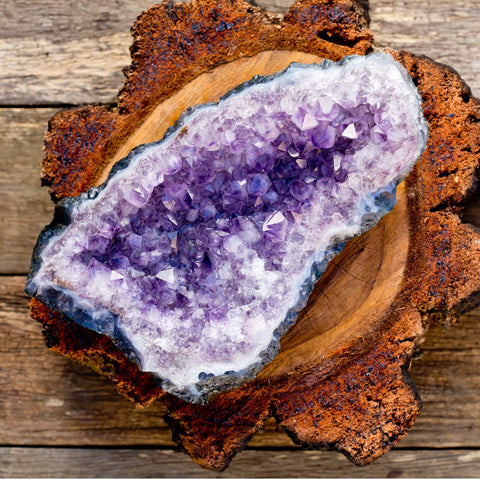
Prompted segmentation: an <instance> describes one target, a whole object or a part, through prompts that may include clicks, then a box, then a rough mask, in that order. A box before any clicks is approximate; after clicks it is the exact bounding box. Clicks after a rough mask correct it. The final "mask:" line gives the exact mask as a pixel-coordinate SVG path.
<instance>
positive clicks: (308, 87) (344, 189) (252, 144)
mask: <svg viewBox="0 0 480 480" xmlns="http://www.w3.org/2000/svg"><path fill="white" fill-rule="evenodd" d="M426 138H427V125H426V123H425V120H424V119H423V116H422V111H421V107H420V98H419V96H418V94H417V91H416V89H415V87H414V85H413V83H412V81H411V80H410V78H409V77H408V75H407V73H406V72H405V71H404V69H403V67H401V66H399V65H398V64H397V63H395V62H394V61H393V59H392V58H391V57H390V56H388V55H385V54H381V53H376V54H372V55H370V56H367V57H348V58H346V59H345V60H344V61H342V62H341V63H339V64H335V63H333V62H330V61H325V62H323V63H322V64H321V65H313V66H312V65H299V64H294V65H292V66H290V67H289V68H288V69H287V70H285V71H284V72H281V73H280V74H277V75H273V76H271V77H265V78H255V79H253V80H252V81H250V82H248V83H247V84H246V85H244V86H242V87H240V88H237V89H236V90H235V91H233V92H232V93H230V94H229V95H228V96H226V97H225V98H223V99H222V100H221V101H220V102H219V103H218V104H215V105H212V104H209V105H204V106H199V107H196V108H195V109H192V110H191V111H189V112H187V113H186V114H184V115H183V116H182V118H181V119H180V121H179V122H178V124H177V125H176V126H175V127H174V128H173V129H172V130H171V131H169V132H168V133H167V135H166V136H165V138H164V139H163V140H162V141H160V142H158V143H154V144H150V145H144V146H141V147H138V148H136V149H135V150H134V151H133V152H131V154H130V155H129V156H128V157H127V158H126V159H125V160H124V161H122V162H121V163H120V164H118V165H117V166H116V168H115V171H114V173H112V174H111V176H110V178H109V180H108V181H107V182H106V183H105V184H104V185H102V187H100V188H96V189H92V190H90V191H89V192H88V193H86V194H84V195H81V196H80V197H77V198H75V199H67V200H65V201H63V202H62V203H61V204H60V207H59V210H58V212H59V213H60V215H57V218H56V219H55V220H54V222H53V224H52V225H51V226H49V227H47V229H45V231H44V232H43V233H42V235H41V236H40V239H39V242H38V244H37V247H36V251H35V255H34V260H33V263H32V273H31V274H30V277H29V279H28V282H27V292H28V293H29V294H31V295H34V296H36V297H38V298H39V299H40V300H42V301H43V302H44V303H45V304H47V305H48V306H49V307H51V308H54V309H57V310H60V311H62V312H64V313H65V314H66V315H68V316H69V317H70V318H71V319H73V320H74V321H76V322H78V323H79V324H81V325H83V326H85V327H88V328H90V329H92V330H95V331H97V332H100V333H103V334H107V335H109V336H110V337H111V338H112V339H113V340H114V341H115V342H116V343H117V345H118V346H119V347H120V348H121V349H122V350H123V351H124V352H125V353H126V354H127V355H129V356H130V358H131V359H132V360H134V361H136V362H137V363H138V364H139V366H140V367H141V368H142V369H143V370H145V371H149V372H152V373H153V374H154V375H155V376H157V377H158V379H159V381H161V382H162V385H163V387H164V388H165V389H166V390H168V391H169V392H172V393H174V394H176V395H179V396H181V397H182V398H184V399H187V400H189V401H195V402H201V401H206V400H207V399H208V398H209V396H210V395H211V394H212V393H213V392H215V391H218V390H223V389H225V388H230V387H231V386H233V385H236V384H238V383H240V382H241V381H242V379H245V378H251V377H252V376H254V375H255V374H256V373H258V371H259V369H260V368H261V366H262V365H263V364H264V363H265V362H267V361H269V360H271V359H272V358H273V356H274V355H275V354H276V352H277V350H278V345H279V341H278V339H279V337H280V336H281V334H282V333H283V332H284V331H285V330H286V328H288V326H289V325H290V324H291V323H292V322H293V321H294V319H295V317H296V315H297V313H298V311H299V310H300V309H301V308H302V307H303V306H304V305H305V302H306V300H307V297H308V295H309V293H310V291H311V288H312V286H313V284H314V282H315V281H316V279H317V278H318V275H319V274H320V273H321V272H322V271H323V270H324V269H325V267H326V263H327V261H328V260H329V258H331V257H332V256H333V255H334V254H335V253H336V252H338V251H339V250H340V249H341V246H342V242H344V241H345V240H346V239H347V238H349V237H352V236H353V235H357V234H359V233H361V232H362V231H364V230H365V229H366V228H368V227H370V226H372V225H374V224H375V223H376V222H377V221H378V219H379V218H380V217H381V216H382V215H384V214H385V213H386V212H388V211H389V210H390V209H391V208H392V206H393V204H394V193H395V186H396V184H397V183H398V182H399V180H400V179H402V178H403V177H404V176H405V175H406V174H407V173H408V172H409V171H410V169H411V168H412V166H413V164H414V163H415V161H416V159H417V158H418V157H419V156H420V154H421V153H422V151H423V149H424V148H425V144H426Z"/></svg>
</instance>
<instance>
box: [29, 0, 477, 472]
mask: <svg viewBox="0 0 480 480" xmlns="http://www.w3.org/2000/svg"><path fill="white" fill-rule="evenodd" d="M132 33H133V37H134V42H133V45H132V47H131V54H132V64H131V66H130V67H128V68H127V69H126V70H125V75H126V82H125V85H124V87H123V89H122V90H121V92H120V94H119V97H118V107H116V108H107V107H104V106H89V107H85V108H76V109H71V110H66V111H62V112H60V113H58V114H57V115H55V116H54V117H53V118H52V119H51V120H50V122H49V129H48V133H47V135H46V138H45V152H46V158H45V160H44V164H43V181H44V183H45V184H47V185H49V186H50V189H51V194H52V198H53V199H54V201H58V200H59V199H61V198H64V197H65V196H70V195H78V194H79V193H80V192H83V191H85V190H87V189H88V188H89V187H91V186H93V185H98V184H100V183H102V181H103V180H104V179H105V178H106V176H107V174H108V171H109V170H110V168H111V166H112V165H113V164H114V163H115V162H116V161H117V160H119V159H121V158H123V157H124V156H125V155H126V154H127V153H128V152H129V151H130V150H131V149H132V148H133V147H135V146H136V145H139V144H142V143H146V142H150V141H154V140H158V139H160V138H161V137H162V135H163V134H164V132H165V130H166V129H167V128H168V127H169V126H170V125H171V124H172V123H173V122H174V121H175V120H176V118H178V116H179V114H180V113H181V112H182V111H184V110H185V109H186V108H187V107H188V106H191V105H195V104H198V103H203V102H208V101H216V100H218V99H219V97H220V96H221V95H223V94H224V93H226V92H227V91H229V90H230V89H231V88H233V87H235V86H236V85H238V84H239V83H242V82H243V81H245V80H248V79H250V78H251V77H252V76H254V75H259V74H260V75H265V74H271V73H274V72H276V71H279V70H281V69H283V68H285V67H286V66H288V65H289V64H290V63H291V62H292V61H295V62H305V63H312V62H319V61H321V59H324V58H329V59H332V60H335V61H336V60H340V59H341V58H343V57H344V56H345V55H350V54H360V55H364V54H367V53H369V52H372V51H374V50H375V49H376V48H375V46H374V43H373V40H374V39H373V33H372V32H371V31H370V30H369V29H368V28H367V20H366V12H365V11H364V10H363V8H362V4H361V3H360V2H357V1H354V0H330V1H329V0H304V1H297V2H296V3H295V4H294V5H293V6H292V7H291V9H290V11H289V12H288V13H287V14H286V15H285V17H284V18H283V20H281V19H280V18H279V17H277V16H275V15H273V14H269V13H267V12H264V11H262V10H261V9H259V8H257V7H254V6H252V5H250V4H248V3H246V2H244V1H243V0H224V1H220V0H217V1H215V0H199V1H196V2H192V3H188V4H177V3H172V2H165V3H162V4H160V5H157V6H154V7H152V8H150V9H149V10H147V11H146V12H145V13H143V14H142V15H141V16H140V17H139V19H138V20H137V22H136V23H135V24H134V26H133V27H132ZM388 52H389V53H391V54H392V55H393V56H394V58H395V59H396V60H397V61H399V62H400V63H402V64H403V65H404V66H405V68H406V69H407V70H408V72H409V73H410V75H411V77H412V78H413V81H414V82H415V83H416V84H417V86H418V89H419V92H420V94H421V96H422V99H423V109H424V114H425V117H426V119H427V121H428V123H429V127H430V139H429V143H428V146H427V149H426V151H425V153H424V155H423V156H422V158H421V159H420V160H419V161H418V163H417V165H416V167H415V169H414V171H413V172H412V174H411V175H410V176H409V177H408V178H407V180H406V181H405V182H403V183H402V184H401V185H400V186H399V188H398V194H397V197H398V199H397V205H396V206H395V208H394V210H393V211H392V212H391V213H390V214H389V215H387V216H386V217H385V218H384V219H383V220H382V221H381V222H380V223H379V224H378V225H377V227H375V228H374V229H373V230H371V231H369V232H367V233H366V234H364V235H362V236H360V237H358V238H355V239H353V240H352V241H350V242H349V243H348V244H347V246H346V248H345V249H344V251H343V252H342V253H341V254H340V255H339V256H338V257H336V258H335V259H334V260H333V261H332V262H331V263H330V265H329V267H328V269H327V271H326V272H325V273H324V275H323V276H322V278H321V279H320V281H319V282H318V284H317V285H316V287H315V290H314V292H313V293H312V295H311V298H310V300H309V302H308V305H307V307H306V308H305V309H304V311H303V312H302V313H301V315H300V317H299V318H298V320H297V322H296V324H295V325H294V326H293V327H292V328H291V329H290V330H289V332H288V333H287V334H286V335H285V336H284V337H283V339H282V343H281V345H282V346H281V350H280V353H279V355H278V356H277V357H276V358H275V360H274V361H273V362H271V363H270V364H268V365H266V366H265V368H264V369H263V370H262V372H261V373H260V375H259V376H258V377H257V378H256V379H255V380H254V381H251V382H249V383H247V384H245V385H244V386H243V387H240V388H237V389H235V390H233V391H231V392H227V393H224V394H221V395H219V396H217V397H216V398H214V399H213V401H212V402H211V403H210V404H209V405H207V406H201V405H192V404H188V403H185V402H184V401H182V400H180V399H178V398H176V397H174V396H172V395H169V394H166V393H164V392H163V391H161V390H160V389H159V388H158V386H157V385H156V384H155V382H154V380H153V379H152V377H151V376H150V375H149V374H147V373H143V372H140V371H139V370H138V368H137V367H136V366H135V365H134V364H132V363H131V362H129V361H128V360H127V359H126V358H125V357H124V356H123V354H122V353H121V352H120V351H119V350H118V349H117V348H116V347H115V346H114V345H113V343H112V342H111V341H110V340H109V338H107V337H104V336H100V335H98V334H95V333H92V332H91V331H88V330H85V329H83V328H82V327H80V326H78V325H77V324H75V323H73V322H71V321H70V320H68V319H67V318H65V317H63V316H62V315H61V314H59V313H57V312H53V311H50V310H48V309H47V308H46V307H45V306H44V305H42V304H41V303H40V302H38V301H37V300H32V302H31V312H32V316H33V317H34V318H35V319H37V320H39V321H40V322H42V323H43V325H44V334H45V339H46V343H47V345H48V347H49V348H51V349H52V350H54V351H56V352H59V353H61V354H63V355H66V356H68V357H70V358H72V359H74V360H76V361H79V362H82V363H85V364H87V365H89V366H91V367H92V368H94V369H95V370H97V371H98V372H100V373H103V374H107V375H109V376H110V377H111V378H112V379H113V380H114V381H115V383H116V386H117V389H118V391H119V392H120V393H122V394H124V395H126V396H127V397H129V398H130V399H132V400H133V401H134V402H136V403H137V404H139V405H143V406H147V405H148V404H149V403H151V402H152V401H154V400H158V401H162V402H164V403H165V405H166V406H167V409H168V412H169V413H168V417H167V418H168V421H169V423H170V425H171V428H172V432H173V437H174V439H175V440H176V441H177V442H178V443H179V445H181V446H182V447H183V448H184V449H185V450H186V451H187V452H188V453H189V454H190V455H191V457H192V458H193V459H194V460H195V461H196V462H197V463H198V464H200V465H202V466H204V467H207V468H211V469H216V470H223V469H225V468H226V467H227V466H228V464H229V462H230V460H231V459H232V458H233V456H234V455H235V453H237V452H238V451H239V450H241V449H242V448H243V447H244V446H245V445H246V444H247V443H248V441H249V439H250V438H251V437H252V436H253V435H254V433H255V432H256V431H257V430H259V429H262V426H263V424H264V422H265V421H266V420H267V418H269V417H271V416H273V417H275V418H276V419H277V421H278V422H279V423H280V425H282V427H283V428H284V430H285V431H286V433H287V434H288V435H290V436H291V437H292V439H293V440H294V441H295V442H297V443H299V444H302V445H305V446H309V447H314V448H332V449H336V450H338V451H341V452H343V453H345V454H346V455H347V456H348V457H349V458H350V459H351V460H352V461H353V462H355V463H356V464H358V465H365V464H368V463H369V462H371V461H373V460H374V459H375V458H378V457H379V456H381V455H382V454H383V453H385V452H386V451H387V450H388V449H389V448H391V447H392V446H393V445H395V444H396V443H397V442H398V440H399V439H401V438H402V437H403V436H404V435H406V433H407V430H408V428H409V427H410V426H411V425H412V423H413V422H414V420H415V418H416V417H417V415H418V413H419V410H420V408H421V400H420V398H419V396H418V394H417V392H416V389H415V386H414V384H413V382H412V381H411V379H410V378H409V376H408V373H407V368H408V365H409V359H410V357H411V355H412V353H413V351H414V349H415V347H416V345H417V344H418V343H419V342H421V339H422V336H423V334H424V332H425V329H426V328H427V327H428V325H429V324H430V323H431V322H432V321H438V320H439V321H442V322H445V321H450V320H451V319H452V318H454V317H455V316H456V315H458V314H459V313H461V312H463V311H464V310H466V309H468V308H469V307H471V306H473V305H474V304H475V303H476V300H477V297H478V295H477V294H478V292H479V290H480V255H479V254H480V235H479V233H478V231H476V230H475V228H474V227H472V226H471V225H469V224H466V223H462V219H461V214H462V208H463V205H464V204H465V201H466V198H467V197H468V195H469V193H470V192H472V191H473V189H474V187H475V185H476V175H477V173H478V166H479V153H480V143H479V139H480V103H479V102H478V101H477V100H476V99H474V98H472V97H471V95H470V89H469V88H468V86H467V85H466V84H465V83H464V82H463V81H462V80H461V79H460V78H459V76H458V75H457V74H456V72H454V71H453V70H452V69H451V68H449V67H447V66H444V65H441V64H438V63H435V62H434V61H433V60H431V59H429V58H426V57H418V56H415V55H413V54H411V53H408V52H404V51H401V52H397V51H393V50H388Z"/></svg>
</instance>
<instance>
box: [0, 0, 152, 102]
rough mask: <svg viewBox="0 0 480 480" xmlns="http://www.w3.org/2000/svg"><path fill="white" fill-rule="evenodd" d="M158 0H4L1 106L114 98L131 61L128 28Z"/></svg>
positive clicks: (0, 44)
mask: <svg viewBox="0 0 480 480" xmlns="http://www.w3.org/2000/svg"><path fill="white" fill-rule="evenodd" d="M154 3H156V2H155V1H154V0H92V1H88V0H80V1H78V2H58V1H54V0H42V1H41V2H30V1H28V0H20V1H17V0H4V1H2V2H1V3H0V65H2V70H1V72H0V104H3V105H45V104H60V103H65V104H72V103H74V104H79V103H90V102H112V101H115V99H116V94H117V91H118V89H119V88H120V87H121V85H122V84H123V75H122V67H124V66H125V65H128V64H130V54H129V50H128V49H129V46H130V44H131V37H130V26H131V24H132V23H133V22H134V20H135V19H136V17H137V16H138V15H139V14H140V13H141V12H142V10H144V9H146V8H148V7H149V6H151V5H153V4H154Z"/></svg>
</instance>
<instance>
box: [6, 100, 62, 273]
mask: <svg viewBox="0 0 480 480" xmlns="http://www.w3.org/2000/svg"><path fill="white" fill-rule="evenodd" d="M55 111H56V110H55V109H33V108H32V109H9V108H7V109H0V142H1V144H2V147H1V148H0V192H2V196H1V200H0V208H1V214H0V274H5V273H9V274H11V273H26V272H27V271H28V270H29V268H30V257H31V254H32V249H33V246H34V244H35V241H36V239H37V237H38V234H39V233H40V230H41V229H42V228H43V227H44V226H45V225H46V224H47V223H49V222H50V221H51V219H52V216H53V204H52V203H51V201H50V198H49V195H48V190H47V188H41V183H40V170H41V160H42V158H43V152H42V146H43V135H44V132H45V130H46V128H47V121H48V119H49V118H50V117H51V116H52V115H53V113H54V112H55Z"/></svg>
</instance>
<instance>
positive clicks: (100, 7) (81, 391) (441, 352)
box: [0, 0, 480, 477]
mask: <svg viewBox="0 0 480 480" xmlns="http://www.w3.org/2000/svg"><path fill="white" fill-rule="evenodd" d="M256 3H257V4H259V5H260V6H262V7H264V8H266V9H269V10H271V11H275V12H278V13H284V12H285V11H286V10H287V8H288V7H289V4H290V1H288V0H261V1H260V0H257V2H256ZM152 4H153V0H75V1H74V0H69V1H68V0H2V1H1V2H0V192H1V197H0V198H1V200H0V201H1V204H0V212H1V213H0V476H2V477H43V476H48V477H69V476H70V477H72V476H74V477H177V476H182V477H190V476H191V477H232V476H233V477H252V476H254V477H272V476H273V477H345V476H346V477H409V476H415V477H432V476H434V477H452V476H453V477H477V476H479V475H480V308H479V309H476V310H474V311H472V312H470V313H468V314H466V315H464V316H462V317H461V318H460V319H459V321H458V322H457V323H455V324H454V325H452V326H451V327H449V328H446V327H445V326H443V327H442V326H440V325H438V326H434V327H432V328H431V329H430V330H429V331H428V334H427V336H426V339H425V342H424V343H423V344H422V345H421V352H420V353H419V355H418V356H417V358H416V359H415V361H414V362H413V365H412V367H411V375H412V377H413V379H414V380H415V382H416V384H417V386H418V389H419V392H420V394H421V396H422V399H423V402H424V409H423V412H422V413H421V414H420V417H419V418H418V420H417V422H416V424H415V426H414V427H413V428H412V429H411V431H410V433H409V434H408V436H407V437H406V438H405V439H403V440H402V441H401V442H400V444H399V445H398V447H396V448H395V449H393V450H392V451H390V452H389V453H388V454H387V455H385V456H384V457H383V458H381V459H379V460H378V461H376V462H375V463H374V464H372V465H371V466H368V467H364V468H358V467H355V466H353V465H352V464H350V463H349V461H348V460H346V459H345V458H344V457H343V456H342V455H340V454H337V453H333V452H319V451H305V450H302V449H301V448H299V447H296V446H294V445H293V443H292V442H291V441H290V440H289V439H288V437H287V436H286V435H285V434H284V433H282V431H281V429H280V428H279V427H277V426H276V425H275V423H274V422H273V421H269V422H268V424H267V426H266V428H265V431H264V432H262V433H260V434H257V435H256V436H255V437H254V438H253V440H252V442H251V444H250V446H249V447H248V449H246V450H245V451H244V452H242V453H240V454H239V455H238V456H237V457H236V458H235V459H234V461H233V462H232V465H231V466H230V468H229V469H228V470H227V471H226V472H224V473H222V474H219V473H216V472H209V471H205V470H202V469H200V467H197V466H196V465H195V464H194V463H193V462H192V461H191V460H190V459H189V458H188V457H187V456H186V455H184V454H183V453H182V452H180V451H178V449H176V448H175V445H174V443H173V442H172V440H171V435H170V431H169V429H168V427H167V425H166V423H165V420H164V418H163V415H164V409H163V408H162V406H161V405H160V404H154V405H152V406H151V407H149V408H148V409H143V410H142V409H138V408H135V406H134V405H132V404H130V403H129V402H128V401H127V400H125V399H124V398H123V397H120V396H119V395H118V394H117V393H116V392H115V389H114V387H113V385H112V383H111V382H110V381H109V380H108V379H105V378H103V377H100V376H98V375H96V374H95V373H92V372H91V371H89V370H87V369H85V368H83V367H79V366H78V365H74V364H72V363H71V362H70V361H69V360H66V359H64V358H62V357H60V356H57V355H55V354H54V353H51V352H50V351H49V350H48V349H47V348H46V347H45V346H44V342H43V339H42V334H41V326H40V325H38V324H36V323H35V322H34V321H33V320H31V319H30V317H29V312H28V299H27V297H26V295H25V294H24V293H23V286H24V282H25V275H26V273H27V271H28V268H29V261H30V254H31V250H32V247H33V245H34V242H35V239H36V237H37V235H38V233H39V231H40V229H41V228H42V227H43V226H44V225H45V224H46V223H48V222H49V221H50V219H51V217H52V212H53V206H52V203H51V202H50V200H49V195H48V192H47V190H46V189H45V188H43V189H42V188H41V186H40V162H41V159H42V138H43V134H44V132H45V129H46V125H47V121H48V119H49V117H51V116H52V115H53V114H54V113H55V112H56V111H57V110H58V109H60V108H62V107H64V106H71V105H79V104H85V103H113V102H115V97H116V93H117V91H118V89H119V88H120V87H121V85H122V82H123V78H122V73H121V69H122V67H123V66H124V65H127V64H129V63H130V59H129V51H128V47H129V45H130V41H131V40H130V34H129V27H130V25H131V23H132V22H133V21H134V19H135V18H136V17H137V16H138V14H140V13H141V11H142V10H143V9H145V8H147V7H148V6H150V5H152ZM370 16H371V28H372V30H373V31H374V32H375V34H376V44H377V45H379V46H385V45H389V46H391V47H394V48H405V49H408V50H410V51H413V52H415V53H422V54H426V55H428V56H431V57H432V58H434V59H436V60H438V61H441V62H443V63H447V64H449V65H451V66H452V67H454V68H455V69H456V70H457V71H458V72H459V73H460V74H461V75H462V77H463V78H464V79H465V80H466V81H467V83H469V85H470V86H471V88H472V91H473V93H474V95H475V96H477V97H478V96H480V1H478V0H470V1H468V0H463V1H453V0H451V1H450V0H404V1H401V2H400V1H398V0H370ZM479 141H480V139H479ZM479 199H480V196H478V195H477V199H476V200H472V201H471V202H470V204H469V206H468V208H467V211H466V213H465V215H464V221H469V222H470V223H473V224H475V225H477V226H480V200H479Z"/></svg>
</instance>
